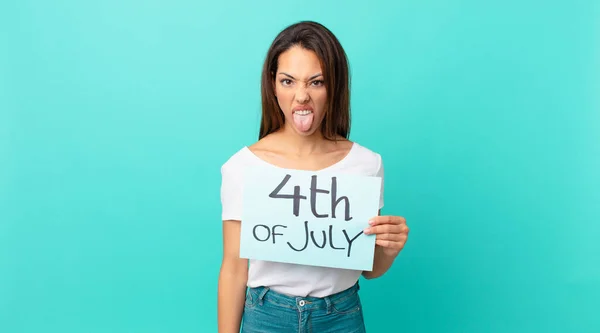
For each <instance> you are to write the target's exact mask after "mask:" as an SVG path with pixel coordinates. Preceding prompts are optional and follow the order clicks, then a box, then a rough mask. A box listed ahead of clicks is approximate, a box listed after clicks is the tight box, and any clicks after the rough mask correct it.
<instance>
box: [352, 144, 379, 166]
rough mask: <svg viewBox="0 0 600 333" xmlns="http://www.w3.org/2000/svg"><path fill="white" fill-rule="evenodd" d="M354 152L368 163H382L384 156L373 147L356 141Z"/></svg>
mask: <svg viewBox="0 0 600 333" xmlns="http://www.w3.org/2000/svg"><path fill="white" fill-rule="evenodd" d="M352 153H353V154H354V156H356V157H357V158H358V159H360V160H361V161H365V162H366V163H375V164H379V163H381V160H382V157H381V154H380V153H378V152H377V151H375V150H373V149H372V148H369V147H366V146H363V145H362V144H360V143H358V142H356V141H354V142H353V145H352Z"/></svg>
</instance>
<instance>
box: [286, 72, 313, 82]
mask: <svg viewBox="0 0 600 333" xmlns="http://www.w3.org/2000/svg"><path fill="white" fill-rule="evenodd" d="M279 74H283V75H285V76H287V77H289V78H290V79H294V80H295V79H296V78H295V77H293V76H291V75H290V74H288V73H286V72H279ZM322 75H323V74H321V73H317V74H315V75H313V76H311V77H309V78H308V81H310V80H313V79H316V78H318V77H319V76H322Z"/></svg>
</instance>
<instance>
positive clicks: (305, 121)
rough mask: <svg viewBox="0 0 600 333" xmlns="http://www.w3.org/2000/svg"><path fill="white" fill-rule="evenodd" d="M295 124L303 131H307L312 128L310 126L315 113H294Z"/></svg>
mask: <svg viewBox="0 0 600 333" xmlns="http://www.w3.org/2000/svg"><path fill="white" fill-rule="evenodd" d="M293 117H294V124H295V125H296V128H297V129H298V130H299V131H301V132H306V131H308V130H309V129H310V126H311V125H312V122H313V113H312V112H311V113H309V114H307V115H301V114H298V113H294V116H293Z"/></svg>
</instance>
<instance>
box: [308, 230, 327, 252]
mask: <svg viewBox="0 0 600 333" xmlns="http://www.w3.org/2000/svg"><path fill="white" fill-rule="evenodd" d="M321 232H322V233H323V242H322V244H321V245H319V244H317V241H316V240H315V232H314V231H311V232H310V238H311V239H312V241H313V244H315V246H316V247H318V248H320V249H322V248H324V247H325V244H327V235H325V230H321Z"/></svg>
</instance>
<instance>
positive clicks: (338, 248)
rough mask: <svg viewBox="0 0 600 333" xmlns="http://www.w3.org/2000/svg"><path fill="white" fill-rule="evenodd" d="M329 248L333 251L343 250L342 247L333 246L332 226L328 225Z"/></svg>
mask: <svg viewBox="0 0 600 333" xmlns="http://www.w3.org/2000/svg"><path fill="white" fill-rule="evenodd" d="M329 246H331V248H332V249H334V250H343V249H344V248H343V247H335V245H333V225H329Z"/></svg>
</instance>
